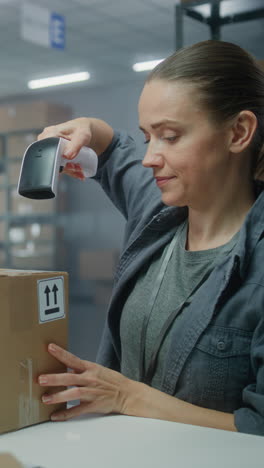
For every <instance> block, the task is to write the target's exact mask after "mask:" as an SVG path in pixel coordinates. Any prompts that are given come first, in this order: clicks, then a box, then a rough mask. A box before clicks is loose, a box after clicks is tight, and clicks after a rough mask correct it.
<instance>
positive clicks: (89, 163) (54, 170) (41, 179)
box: [18, 137, 97, 199]
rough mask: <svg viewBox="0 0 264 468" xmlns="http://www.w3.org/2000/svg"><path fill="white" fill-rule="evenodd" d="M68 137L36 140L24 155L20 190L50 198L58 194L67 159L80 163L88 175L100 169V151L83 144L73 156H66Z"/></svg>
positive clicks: (25, 194)
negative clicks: (98, 156) (98, 167)
mask: <svg viewBox="0 0 264 468" xmlns="http://www.w3.org/2000/svg"><path fill="white" fill-rule="evenodd" d="M66 144H67V140H65V139H64V138H60V137H50V138H44V139H43V140H39V141H35V142H34V143H32V144H31V145H29V147H28V148H27V149H26V151H25V154H24V156H23V160H22V165H21V170H20V176H19V181H18V193H19V194H20V195H22V196H23V197H26V198H34V199H48V198H54V197H56V195H57V190H58V179H59V173H60V172H61V171H62V169H63V167H64V166H65V165H66V164H67V162H72V163H74V164H80V166H81V168H82V171H83V173H84V175H85V177H93V176H94V175H95V174H96V171H97V155H96V153H95V152H94V151H93V150H92V149H91V148H88V147H86V146H84V147H83V148H82V149H81V150H80V152H79V153H78V154H77V156H76V157H75V158H74V159H72V160H71V161H70V160H69V159H66V158H63V153H64V150H65V146H66Z"/></svg>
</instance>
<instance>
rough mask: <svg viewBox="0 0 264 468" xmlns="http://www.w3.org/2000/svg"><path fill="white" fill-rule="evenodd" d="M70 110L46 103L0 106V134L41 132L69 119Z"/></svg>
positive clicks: (59, 105) (19, 103)
mask: <svg viewBox="0 0 264 468" xmlns="http://www.w3.org/2000/svg"><path fill="white" fill-rule="evenodd" d="M71 114H72V111H71V108H70V107H68V106H64V105H61V104H55V103H51V102H47V101H26V102H22V101H21V102H16V103H14V104H10V105H7V106H4V105H3V106H0V133H5V132H10V131H16V130H30V129H36V130H42V129H43V128H44V127H46V126H48V125H54V124H58V123H61V122H63V121H66V120H69V119H70V118H71Z"/></svg>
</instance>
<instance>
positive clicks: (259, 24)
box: [0, 0, 264, 99]
mask: <svg viewBox="0 0 264 468" xmlns="http://www.w3.org/2000/svg"><path fill="white" fill-rule="evenodd" d="M30 1H31V3H32V4H34V5H38V6H41V7H44V8H47V9H49V10H50V11H53V12H57V13H59V14H61V15H63V16H64V17H65V22H66V47H65V49H64V50H58V49H51V48H47V47H44V46H41V45H37V44H34V43H31V42H28V41H24V40H23V39H22V38H21V33H20V24H21V6H22V5H23V3H29V2H30ZM176 1H177V0H29V1H28V2H23V0H0V43H1V49H0V57H1V67H0V98H1V99H5V98H7V97H10V96H17V95H24V94H28V93H31V94H32V93H35V92H36V91H32V90H28V89H27V81H28V80H31V79H37V78H42V77H47V76H52V75H59V74H65V73H73V72H79V71H85V70H88V71H89V72H90V73H91V79H90V80H89V82H85V83H84V84H82V85H77V84H75V85H72V86H74V87H77V86H89V87H92V86H107V85H110V84H113V83H120V82H124V81H128V80H129V81H131V80H136V79H137V76H136V73H135V72H133V71H132V68H131V67H132V64H133V63H135V62H137V61H143V60H151V59H158V58H162V57H165V56H167V55H169V54H170V53H171V52H173V50H174V43H175V32H174V31H175V26H174V6H175V3H176ZM255 1H257V2H263V4H264V0H226V1H225V2H224V3H226V4H229V3H230V4H231V3H232V4H233V5H234V6H235V5H239V4H240V5H241V3H242V2H247V3H248V2H250V3H251V5H252V3H254V2H255ZM209 37H210V33H209V28H208V27H207V26H206V25H205V24H202V23H200V22H198V21H196V20H194V19H192V18H188V17H185V18H184V45H188V44H191V43H194V42H197V41H200V40H205V39H208V38H209ZM222 39H224V40H228V41H233V42H236V43H238V44H239V45H241V46H242V47H245V48H246V49H247V50H248V51H249V52H251V53H252V54H254V55H255V56H256V58H258V59H264V50H263V44H264V19H263V18H262V19H261V18H259V19H256V20H252V21H248V22H243V23H239V24H230V25H228V26H224V27H223V28H222ZM65 86H69V85H65ZM53 89H54V88H53Z"/></svg>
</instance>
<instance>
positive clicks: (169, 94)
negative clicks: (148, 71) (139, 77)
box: [139, 80, 230, 209]
mask: <svg viewBox="0 0 264 468" xmlns="http://www.w3.org/2000/svg"><path fill="white" fill-rule="evenodd" d="M198 93H199V91H196V90H195V88H194V87H192V86H190V85H188V84H184V83H181V82H173V83H170V82H167V81H165V80H164V81H163V80H153V81H150V82H149V83H147V84H146V85H145V87H144V89H143V91H142V94H141V97H140V100H139V122H140V128H141V130H142V131H143V133H144V135H145V141H146V143H147V144H148V149H147V152H146V155H145V157H144V160H143V165H144V166H145V167H149V168H152V169H153V175H154V177H155V179H156V183H157V185H158V187H159V188H160V190H161V194H162V200H163V202H164V203H165V204H166V205H171V206H173V205H174V206H186V205H187V206H189V207H192V208H194V209H195V208H197V209H206V208H207V207H208V205H210V204H211V203H212V202H213V201H214V199H215V198H216V197H219V193H220V194H221V191H222V190H223V188H224V185H225V180H226V177H228V174H229V172H230V151H229V142H230V129H228V128H227V127H226V128H224V127H222V126H221V127H220V126H219V127H217V126H216V125H214V124H213V123H212V122H210V117H209V115H208V113H207V112H206V111H205V110H203V109H202V107H201V105H199V100H198Z"/></svg>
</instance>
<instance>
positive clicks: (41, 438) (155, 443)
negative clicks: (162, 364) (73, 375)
mask: <svg viewBox="0 0 264 468" xmlns="http://www.w3.org/2000/svg"><path fill="white" fill-rule="evenodd" d="M0 452H10V453H12V454H13V455H14V456H16V457H17V459H18V460H20V462H22V463H25V464H27V465H34V466H40V467H43V468H86V467H87V468H88V467H89V468H112V467H113V468H141V467H142V468H174V467H175V468H263V467H264V437H258V436H252V435H246V434H238V433H231V432H227V431H220V430H216V429H207V428H201V427H196V426H190V425H186V424H178V423H172V422H166V421H157V420H153V419H143V418H133V417H129V416H119V415H109V416H100V415H99V416H98V415H95V416H85V417H81V418H78V419H74V420H71V421H67V422H60V423H59V422H57V423H56V422H47V423H44V424H39V425H37V426H33V427H29V428H26V429H21V430H19V431H16V432H13V433H9V434H4V435H1V436H0Z"/></svg>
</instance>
